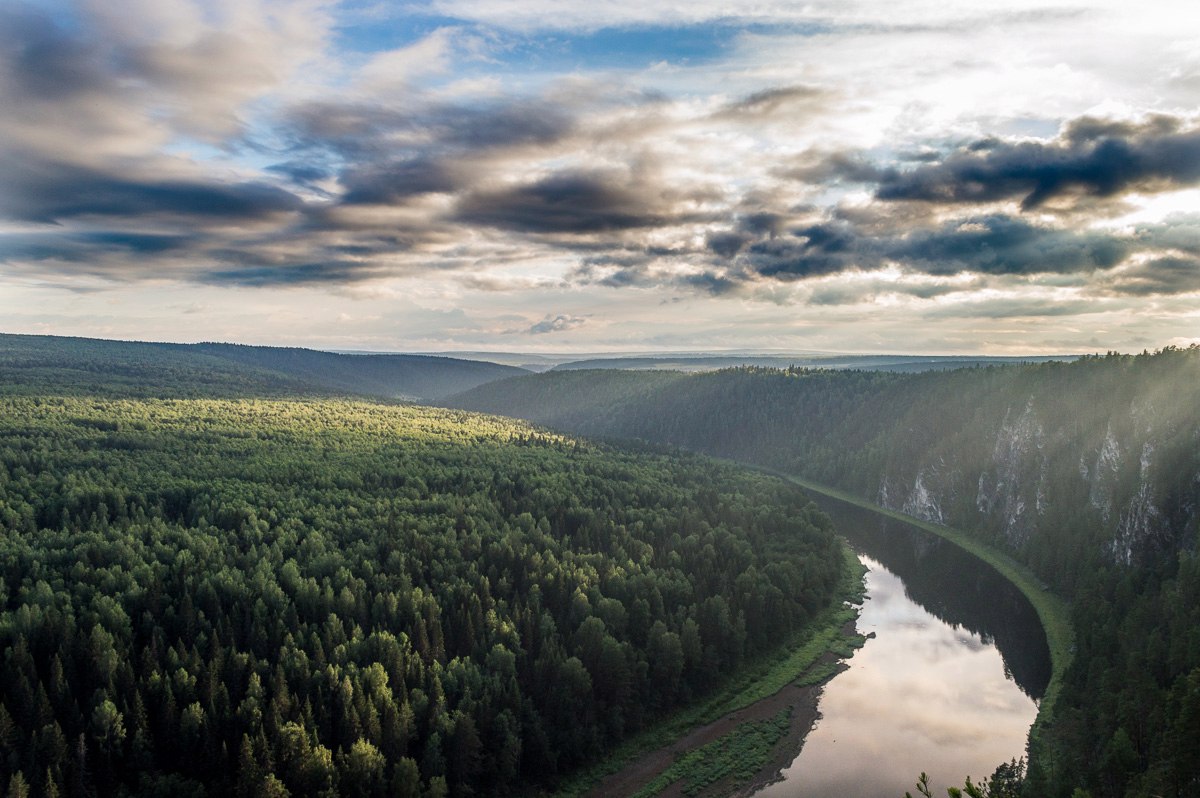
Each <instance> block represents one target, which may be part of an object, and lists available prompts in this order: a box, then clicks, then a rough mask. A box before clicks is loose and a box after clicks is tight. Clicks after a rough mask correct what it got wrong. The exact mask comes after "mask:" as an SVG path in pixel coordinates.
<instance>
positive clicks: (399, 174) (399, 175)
mask: <svg viewBox="0 0 1200 798" xmlns="http://www.w3.org/2000/svg"><path fill="white" fill-rule="evenodd" d="M464 182H465V181H463V180H461V179H459V178H458V177H457V176H456V175H454V173H453V170H452V169H451V168H450V167H449V166H447V165H446V164H444V163H442V162H440V161H437V160H433V159H429V158H420V157H418V158H414V159H412V160H407V161H395V162H391V163H385V164H377V165H376V164H371V165H366V166H360V167H356V168H355V169H353V170H350V171H348V172H346V173H345V174H343V175H342V185H343V186H344V187H345V193H344V194H343V195H342V202H345V203H347V204H350V205H356V204H380V203H390V202H395V201H397V200H403V199H406V198H408V197H414V196H418V195H421V194H433V193H448V192H452V191H455V190H456V189H459V188H461V187H462V186H463V184H464Z"/></svg>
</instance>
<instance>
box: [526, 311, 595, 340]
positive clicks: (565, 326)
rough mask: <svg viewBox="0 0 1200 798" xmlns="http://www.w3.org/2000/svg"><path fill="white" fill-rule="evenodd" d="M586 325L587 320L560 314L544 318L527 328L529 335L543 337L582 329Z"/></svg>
mask: <svg viewBox="0 0 1200 798" xmlns="http://www.w3.org/2000/svg"><path fill="white" fill-rule="evenodd" d="M586 323H587V319H586V318H583V317H581V316H571V315H569V314H564V313H560V314H558V315H557V316H546V318H544V319H542V320H541V321H539V322H538V323H537V324H534V325H533V326H532V327H530V328H529V333H530V334H531V335H545V334H546V333H557V332H566V331H567V330H574V329H576V328H578V327H582V326H583V325H584V324H586Z"/></svg>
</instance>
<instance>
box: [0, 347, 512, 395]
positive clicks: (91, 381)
mask: <svg viewBox="0 0 1200 798" xmlns="http://www.w3.org/2000/svg"><path fill="white" fill-rule="evenodd" d="M522 373H525V372H524V370H523V369H519V368H514V367H512V366H502V365H500V364H498V363H487V362H482V361H474V360H458V359H455V358H449V357H431V356H424V355H395V354H361V355H350V354H340V353H336V352H320V351H317V350H313V349H300V348H295V347H276V346H243V345H240V344H220V343H203V344H170V343H152V342H144V341H106V340H101V339H97V338H68V337H61V336H51V335H9V334H4V333H0V394H4V393H8V394H12V393H20V394H24V395H33V396H38V395H47V394H58V395H61V394H71V395H75V396H97V395H99V396H123V397H129V396H143V397H193V398H213V397H240V396H301V395H303V396H330V395H335V396H344V395H355V396H376V397H384V398H389V399H395V398H408V399H436V398H439V397H443V396H447V395H449V394H452V393H458V392H460V391H465V390H467V389H469V388H473V387H475V386H477V385H481V384H483V383H486V382H489V381H490V380H497V379H502V378H504V377H511V376H514V375H517V374H522Z"/></svg>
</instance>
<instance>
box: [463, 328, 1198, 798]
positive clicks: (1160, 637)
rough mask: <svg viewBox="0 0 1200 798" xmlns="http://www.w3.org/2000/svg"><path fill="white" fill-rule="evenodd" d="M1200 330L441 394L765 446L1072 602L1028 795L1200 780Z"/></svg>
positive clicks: (751, 455) (725, 446)
mask: <svg viewBox="0 0 1200 798" xmlns="http://www.w3.org/2000/svg"><path fill="white" fill-rule="evenodd" d="M1198 386H1200V348H1198V347H1196V346H1192V347H1190V348H1187V349H1178V348H1173V347H1168V348H1166V349H1164V350H1162V351H1159V352H1155V353H1143V354H1142V355H1136V356H1134V355H1119V354H1110V355H1106V356H1088V357H1084V358H1081V359H1079V360H1077V361H1075V362H1069V363H1041V364H1032V365H1015V366H1001V367H987V368H971V369H961V370H955V371H946V372H928V373H923V374H895V373H883V372H871V371H821V370H812V369H805V368H793V369H786V370H780V369H756V368H742V369H729V370H724V371H717V372H710V373H705V374H680V373H665V372H664V373H653V374H647V373H635V372H615V371H574V372H562V373H555V372H551V373H547V374H542V375H535V376H530V377H520V378H515V379H508V380H502V381H499V382H494V383H491V384H488V385H485V386H481V387H479V388H476V389H474V390H472V391H470V392H468V393H465V394H462V395H460V396H458V397H454V398H452V399H451V400H450V402H449V403H450V404H453V405H455V406H459V407H466V408H471V409H476V410H482V411H486V412H493V413H500V414H504V415H509V416H516V417H521V418H527V419H531V420H534V421H537V422H539V423H545V424H549V425H551V426H554V427H556V428H559V429H563V430H569V431H572V432H576V433H581V434H589V435H597V436H608V437H614V438H633V439H641V440H646V441H653V442H656V443H659V444H664V445H670V446H677V447H683V448H685V449H688V450H692V451H698V452H705V453H708V454H713V455H718V456H721V457H726V458H731V459H736V460H740V461H743V462H747V463H753V464H757V465H761V466H766V467H769V468H772V469H776V470H779V471H783V472H787V473H791V474H795V475H798V476H801V477H804V478H806V479H809V480H812V481H814V482H818V483H822V484H826V485H830V486H834V487H837V488H840V489H842V490H845V491H848V492H850V493H852V494H854V495H857V496H860V497H862V498H864V499H867V500H869V501H872V502H875V503H877V504H879V505H882V506H885V507H888V508H890V509H894V510H898V511H902V512H905V513H908V514H910V515H914V516H916V517H918V518H921V519H922V520H926V521H932V522H936V523H944V524H948V525H951V526H954V527H957V528H959V529H963V530H966V531H968V532H970V533H972V534H973V535H976V536H978V537H979V538H981V539H982V540H984V541H986V542H988V543H990V544H992V545H994V546H996V547H998V548H1000V549H1002V550H1004V551H1007V552H1009V553H1011V554H1013V555H1014V556H1015V557H1017V558H1018V559H1019V560H1021V561H1022V562H1024V563H1026V564H1027V565H1029V566H1030V567H1031V568H1032V569H1033V570H1034V572H1035V573H1036V574H1037V575H1038V576H1039V577H1040V578H1041V579H1042V580H1043V581H1044V582H1045V583H1047V584H1048V585H1050V586H1051V587H1052V588H1053V589H1054V590H1055V591H1056V592H1057V593H1058V594H1060V595H1061V596H1063V597H1064V598H1067V599H1068V600H1069V601H1070V602H1071V606H1072V623H1073V626H1074V628H1075V633H1076V641H1077V651H1076V653H1075V657H1074V660H1073V665H1072V666H1071V668H1070V669H1069V670H1068V672H1067V673H1066V675H1065V682H1064V687H1063V690H1062V692H1061V694H1060V696H1059V699H1058V703H1057V705H1056V706H1055V707H1054V708H1053V717H1054V721H1053V723H1051V724H1049V725H1048V726H1047V727H1046V728H1045V729H1043V730H1042V733H1041V735H1040V737H1039V740H1038V741H1037V742H1038V745H1037V746H1035V747H1034V748H1033V749H1031V751H1030V755H1031V761H1030V762H1029V770H1028V776H1027V778H1026V785H1025V794H1027V795H1029V796H1036V797H1037V798H1043V797H1049V796H1063V797H1064V798H1066V797H1067V796H1072V795H1075V796H1076V797H1077V798H1079V796H1095V798H1100V797H1101V796H1103V797H1104V798H1109V797H1113V798H1115V797H1116V796H1136V797H1138V798H1142V797H1145V798H1148V797H1149V796H1192V795H1197V794H1200V562H1198V561H1197V551H1196V545H1197V538H1198V537H1200V535H1198V525H1200V401H1198V400H1200V396H1198V392H1197V388H1198Z"/></svg>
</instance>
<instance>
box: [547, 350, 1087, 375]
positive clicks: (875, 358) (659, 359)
mask: <svg viewBox="0 0 1200 798" xmlns="http://www.w3.org/2000/svg"><path fill="white" fill-rule="evenodd" d="M1076 357H1077V356H1076V355H1061V356H1060V355H1055V356H1034V357H992V356H979V357H971V356H963V355H806V354H797V355H755V354H746V355H741V354H730V355H707V354H691V353H681V354H678V355H663V356H653V357H643V356H631V357H598V358H586V359H581V360H571V361H567V362H565V363H559V364H557V365H555V366H554V369H553V370H554V371H576V370H580V369H626V370H630V371H658V370H671V371H716V370H718V369H726V368H736V367H739V366H756V367H760V368H777V369H785V368H790V367H792V366H797V367H802V368H819V369H863V370H867V371H896V372H910V373H911V372H919V371H946V370H949V369H961V368H971V367H974V366H998V365H1004V364H1009V363H1044V362H1048V361H1052V360H1068V361H1069V360H1075V359H1076Z"/></svg>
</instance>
